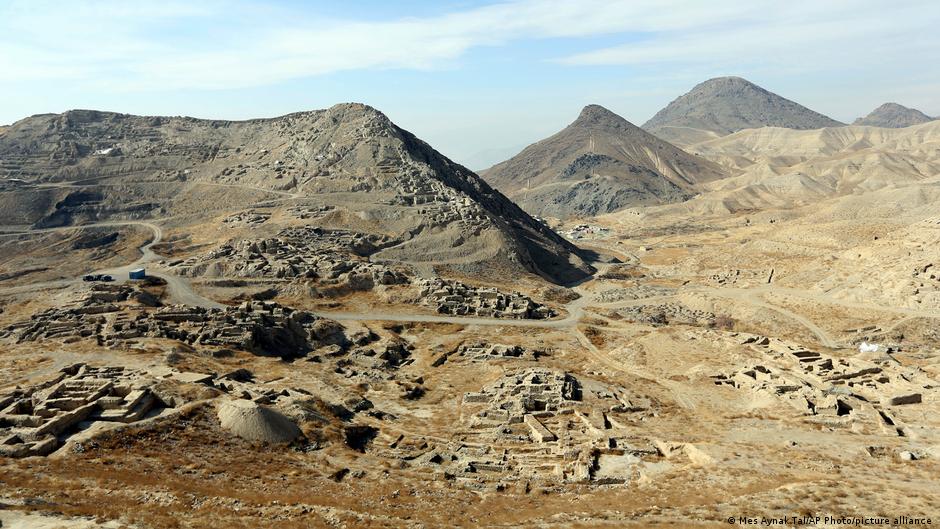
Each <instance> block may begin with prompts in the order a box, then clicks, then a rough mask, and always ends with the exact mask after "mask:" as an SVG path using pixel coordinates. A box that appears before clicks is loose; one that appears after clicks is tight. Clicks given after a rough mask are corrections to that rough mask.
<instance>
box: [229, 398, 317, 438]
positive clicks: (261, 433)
mask: <svg viewBox="0 0 940 529" xmlns="http://www.w3.org/2000/svg"><path fill="white" fill-rule="evenodd" d="M218 416H219V423H220V424H221V425H222V428H224V429H226V430H228V431H230V432H232V433H233V434H235V435H237V436H239V437H241V438H242V439H247V440H249V441H256V442H262V443H271V444H280V443H289V442H291V441H294V440H295V439H297V438H299V437H301V436H302V435H303V433H302V432H301V431H300V428H298V427H297V425H296V424H294V423H293V422H292V421H291V420H290V419H288V418H287V417H285V416H284V415H283V414H281V413H280V412H278V411H276V410H274V409H271V408H268V407H266V406H262V405H260V404H258V403H256V402H253V401H250V400H229V401H226V402H224V403H222V404H221V405H220V406H219V413H218Z"/></svg>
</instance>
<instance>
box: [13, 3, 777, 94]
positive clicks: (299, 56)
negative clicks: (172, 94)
mask: <svg viewBox="0 0 940 529" xmlns="http://www.w3.org/2000/svg"><path fill="white" fill-rule="evenodd" d="M194 6H195V7H194ZM761 7H762V6H757V5H756V4H753V3H752V4H747V7H742V6H741V5H740V4H739V3H738V2H728V1H717V2H708V3H704V2H692V1H681V0H657V1H654V0H620V1H611V0H605V1H600V0H518V1H509V2H503V3H496V4H491V5H484V6H481V7H476V8H470V9H465V10H462V11H457V12H453V13H449V14H444V15H440V16H434V17H402V18H400V19H396V20H388V21H378V22H376V21H370V22H363V21H357V20H340V19H335V18H327V17H323V16H318V14H317V13H316V9H313V10H310V9H301V8H299V7H297V6H296V5H294V7H289V6H282V7H279V8H272V9H270V10H266V9H264V8H261V7H259V6H258V5H257V4H252V3H250V2H242V3H235V4H233V3H230V2H228V3H221V2H203V3H196V4H193V3H188V2H175V1H172V0H170V1H161V2H148V1H141V2H134V3H128V2H123V1H120V2H118V1H116V0H97V1H85V2H82V1H75V2H68V3H61V2H55V3H46V2H41V1H39V0H34V1H29V2H22V1H13V2H12V3H9V4H5V6H3V7H0V81H4V82H9V81H23V80H39V79H41V80H48V79H61V80H71V81H86V82H96V83H107V84H109V86H115V85H120V86H123V87H124V88H141V87H144V88H153V87H164V88H227V87H240V86H253V85H263V84H268V83H276V82H280V81H284V80H288V79H294V78H299V77H309V76H315V75H320V74H327V73H332V72H337V71H343V70H357V69H394V68H403V69H429V68H435V67H439V66H442V65H446V64H448V62H449V61H452V60H454V59H456V58H459V57H461V56H462V55H463V54H465V53H467V52H468V51H469V50H471V49H473V48H476V47H481V46H499V45H503V44H506V43H509V42H511V41H516V40H522V39H546V38H579V37H590V36H597V35H608V34H616V33H626V32H630V33H640V34H645V35H648V38H649V39H651V40H650V41H648V42H647V44H645V48H644V49H646V50H647V52H649V54H648V55H646V56H643V55H642V54H639V53H637V52H636V51H632V50H633V49H632V48H612V49H608V50H600V51H597V52H592V53H589V54H583V55H579V56H574V57H569V58H567V59H565V62H566V63H569V64H582V63H586V64H605V63H611V62H618V61H623V62H634V61H637V60H639V59H640V58H641V57H645V58H644V60H654V59H655V58H656V57H664V56H666V57H669V56H675V55H676V54H678V53H679V52H680V51H681V48H683V44H682V41H681V40H680V41H678V43H677V42H672V43H660V47H659V48H655V47H654V46H653V45H652V44H650V43H651V42H658V39H657V37H656V36H657V35H673V36H674V35H679V34H685V33H688V32H700V34H701V32H702V31H703V28H710V27H716V28H717V27H720V26H722V25H727V24H728V23H729V21H738V22H739V23H742V24H744V23H747V21H748V20H749V19H752V18H754V17H758V16H759V15H760V11H761V9H760V8H761ZM711 49H715V46H714V45H712V46H711ZM549 58H550V57H546V59H549Z"/></svg>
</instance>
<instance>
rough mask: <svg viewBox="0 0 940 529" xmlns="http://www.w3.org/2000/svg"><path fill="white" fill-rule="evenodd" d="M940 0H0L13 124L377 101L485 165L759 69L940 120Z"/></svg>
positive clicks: (759, 73) (784, 81)
mask: <svg viewBox="0 0 940 529" xmlns="http://www.w3.org/2000/svg"><path fill="white" fill-rule="evenodd" d="M938 26H940V3H938V2H936V1H935V0H927V1H923V0H894V1H892V2H890V3H889V2H884V1H883V0H826V1H805V0H788V1H786V2H780V1H778V0H748V1H737V0H735V1H732V0H710V1H708V2H706V1H701V0H699V1H687V0H628V1H618V0H604V1H601V0H508V1H503V2H473V1H457V0H444V1H422V0H405V1H397V2H389V1H372V0H370V1H362V2H335V1H331V2H319V1H301V0H282V1H279V2H277V1H274V2H272V1H267V2H251V1H246V0H233V1H225V2H223V1H220V0H203V1H198V2H197V1H183V0H161V1H159V2H151V1H148V0H137V1H135V2H127V1H123V0H122V1H118V0H97V1H92V0H87V1H83V0H71V1H68V2H60V1H46V0H0V83H2V86H3V89H2V91H0V95H2V97H0V123H10V122H13V121H15V120H17V119H21V118H23V117H25V116H28V115H31V114H37V113H45V112H62V111H64V110H68V109H72V108H95V109H102V110H114V111H119V112H128V113H134V114H160V115H190V116H196V117H204V118H225V119H242V118H249V117H267V116H275V115H280V114H285V113H289V112H294V111H298V110H309V109H316V108H325V107H328V106H330V105H332V104H335V103H339V102H345V101H361V102H365V103H368V104H371V105H373V106H375V107H377V108H379V109H380V110H382V111H384V112H385V113H386V114H388V115H389V117H391V118H392V120H393V121H395V122H396V123H398V124H399V125H401V126H403V127H404V128H407V129H409V130H411V131H412V132H414V133H415V134H417V135H418V136H419V137H421V138H423V139H425V140H427V141H428V142H429V143H431V144H432V145H433V146H434V147H436V148H437V149H438V150H440V151H442V152H443V153H444V154H446V155H448V156H450V157H452V158H454V159H456V160H458V161H460V162H463V163H466V164H468V165H470V166H471V167H473V168H477V169H479V168H482V167H485V166H486V165H488V164H489V163H492V162H496V161H499V160H501V159H503V158H505V157H508V156H509V155H511V154H513V153H514V151H518V149H519V148H521V147H523V146H524V145H526V144H528V143H531V142H532V141H535V140H538V139H541V138H542V137H545V136H547V135H549V134H551V133H553V132H555V131H557V130H559V129H560V128H562V127H563V126H565V125H566V124H567V123H568V122H570V121H571V120H573V119H574V118H575V117H576V116H577V114H578V112H579V111H580V109H581V107H583V106H584V105H586V104H589V103H599V104H601V105H604V106H606V107H608V108H610V109H611V110H613V111H615V112H617V113H618V114H620V115H622V116H624V117H625V118H627V119H629V120H630V121H632V122H634V123H636V124H638V125H639V124H642V123H643V122H644V121H646V120H647V119H648V118H649V117H651V116H652V115H653V114H654V113H655V112H656V111H657V110H659V109H660V108H661V107H663V106H664V105H666V104H667V103H668V102H669V101H671V100H672V99H674V98H675V97H677V96H679V95H680V94H682V93H684V92H685V91H687V90H688V89H690V88H691V87H692V86H693V85H695V84H696V83H698V82H700V81H703V80H705V79H708V78H711V77H716V76H721V75H740V76H742V77H746V78H748V79H750V80H751V81H754V82H756V83H757V84H760V85H761V86H764V87H765V88H767V89H769V90H772V91H774V92H777V93H779V94H781V95H783V96H785V97H788V98H790V99H793V100H795V101H797V102H799V103H801V104H804V105H806V106H809V107H810V108H812V109H814V110H817V111H819V112H822V113H824V114H827V115H829V116H831V117H833V118H836V119H839V120H842V121H851V120H853V119H854V118H856V117H858V116H860V115H863V114H865V113H867V112H869V111H870V110H871V109H873V108H874V107H876V106H877V105H879V104H881V103H883V102H886V101H896V102H898V103H901V104H904V105H908V106H912V107H915V108H918V109H920V110H922V111H924V112H926V113H928V114H931V115H940V100H938V99H940V98H938V94H940V67H938V66H937V64H936V58H937V57H940V33H938V32H937V31H936V28H937V27H938Z"/></svg>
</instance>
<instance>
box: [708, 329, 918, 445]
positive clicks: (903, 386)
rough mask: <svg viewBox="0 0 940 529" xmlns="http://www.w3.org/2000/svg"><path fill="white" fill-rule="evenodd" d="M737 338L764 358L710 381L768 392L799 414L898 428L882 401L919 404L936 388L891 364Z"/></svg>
mask: <svg viewBox="0 0 940 529" xmlns="http://www.w3.org/2000/svg"><path fill="white" fill-rule="evenodd" d="M742 343H743V344H745V345H748V346H750V347H751V349H752V350H754V351H757V352H760V353H762V354H764V355H766V356H767V358H768V360H769V362H767V363H761V364H754V365H752V366H750V367H746V368H744V369H741V370H738V371H735V372H733V373H730V374H719V375H715V376H713V377H712V378H713V380H714V381H715V384H717V385H730V386H732V387H736V388H746V389H750V390H752V391H759V392H764V393H767V394H769V395H772V396H774V397H776V398H779V399H782V400H784V401H786V402H787V403H789V404H790V405H791V406H793V407H794V408H795V409H796V410H797V411H798V412H800V413H802V414H804V415H812V416H822V417H827V418H830V419H831V418H844V419H842V420H843V422H857V423H868V424H872V425H879V426H881V427H882V428H883V429H886V430H887V431H888V432H890V433H891V434H895V433H900V431H901V429H900V426H899V425H898V424H896V423H897V419H892V418H891V417H890V416H889V415H888V413H887V412H886V411H885V410H884V409H882V406H897V405H904V404H916V403H919V402H921V400H922V394H923V393H924V392H926V391H928V390H930V389H935V388H936V387H937V384H936V382H934V381H933V380H931V379H930V378H929V377H927V376H926V375H925V374H923V373H921V372H919V371H917V370H913V369H911V368H902V367H900V366H899V365H898V364H896V363H885V364H882V365H878V364H875V363H873V362H870V361H867V360H862V359H859V358H834V357H831V356H828V355H824V354H822V353H818V352H815V351H810V350H807V349H804V348H802V347H799V346H797V345H795V344H789V343H786V342H782V341H779V340H776V339H770V338H767V337H762V336H753V335H752V336H747V337H746V338H745V339H744V340H742Z"/></svg>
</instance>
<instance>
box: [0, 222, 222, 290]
mask: <svg viewBox="0 0 940 529" xmlns="http://www.w3.org/2000/svg"><path fill="white" fill-rule="evenodd" d="M118 226H140V227H143V228H146V229H149V230H150V231H151V232H152V233H153V237H152V238H151V239H150V241H149V242H147V243H146V244H144V245H143V246H141V247H140V248H139V250H140V253H141V255H140V257H139V258H138V259H137V260H136V261H134V262H132V263H130V264H128V265H124V266H119V267H115V268H107V269H104V270H96V271H95V272H93V273H95V274H108V275H110V276H112V277H114V278H115V280H116V282H118V283H123V282H124V281H126V280H127V274H128V272H130V271H131V270H133V269H135V268H141V267H143V266H145V265H146V264H148V263H151V262H153V261H156V260H158V259H160V258H161V257H160V256H159V255H157V254H156V253H154V252H153V250H152V248H153V246H154V245H155V244H157V243H159V242H160V241H161V240H163V229H162V228H160V226H158V225H157V224H154V223H153V222H145V221H138V220H128V221H109V222H96V223H93V224H82V225H79V226H65V227H60V228H47V229H40V230H27V231H8V232H5V233H0V236H4V235H22V234H24V233H26V234H32V233H48V232H58V231H69V230H80V229H83V228H98V227H118ZM147 274H148V275H151V276H154V277H159V278H160V279H163V280H164V281H166V284H167V294H168V296H169V298H170V301H171V302H172V303H179V304H182V305H192V306H196V307H205V308H220V307H223V306H224V305H222V304H221V303H217V302H215V301H212V300H211V299H207V298H204V297H202V296H200V295H199V294H196V293H195V292H194V291H193V289H192V287H191V286H190V284H189V282H188V281H186V280H185V279H183V278H181V277H179V276H176V275H173V274H167V273H164V272H155V271H153V270H150V271H148V272H147ZM81 282H82V280H81V278H74V279H59V280H56V281H45V282H41V283H31V284H28V285H20V286H15V287H8V288H4V289H0V293H2V294H18V293H22V292H31V291H34V290H40V289H44V288H65V287H67V286H70V285H74V284H77V283H81Z"/></svg>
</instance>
